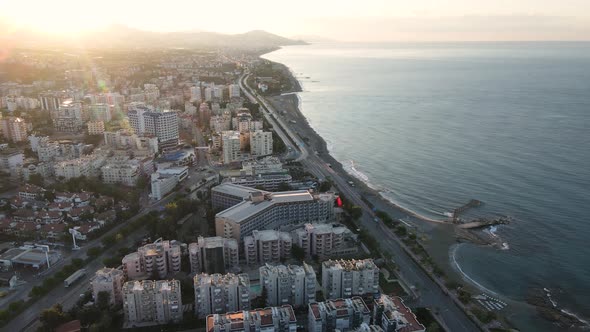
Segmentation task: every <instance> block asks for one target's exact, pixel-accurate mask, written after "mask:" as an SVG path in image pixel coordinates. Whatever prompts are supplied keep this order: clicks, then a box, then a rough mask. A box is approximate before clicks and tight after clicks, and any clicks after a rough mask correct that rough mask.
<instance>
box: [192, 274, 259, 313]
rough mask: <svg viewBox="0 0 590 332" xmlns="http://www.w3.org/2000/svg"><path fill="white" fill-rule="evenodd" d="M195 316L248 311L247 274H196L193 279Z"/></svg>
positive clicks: (248, 280)
mask: <svg viewBox="0 0 590 332" xmlns="http://www.w3.org/2000/svg"><path fill="white" fill-rule="evenodd" d="M194 287H195V314H196V315H197V317H199V318H205V317H207V316H208V315H211V314H222V313H226V312H232V311H238V310H249V309H250V279H249V278H248V275H247V274H239V275H235V274H233V273H228V274H218V273H216V274H205V273H202V274H197V275H195V277H194Z"/></svg>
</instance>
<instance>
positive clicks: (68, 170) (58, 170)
mask: <svg viewBox="0 0 590 332" xmlns="http://www.w3.org/2000/svg"><path fill="white" fill-rule="evenodd" d="M53 169H54V171H55V176H57V177H63V178H64V179H65V180H69V179H73V178H78V177H81V176H91V175H92V158H90V157H82V158H76V159H72V160H64V161H60V162H58V163H56V164H55V165H54V166H53Z"/></svg>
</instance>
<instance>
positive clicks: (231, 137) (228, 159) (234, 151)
mask: <svg viewBox="0 0 590 332" xmlns="http://www.w3.org/2000/svg"><path fill="white" fill-rule="evenodd" d="M221 148H222V149H223V163H224V164H230V163H233V162H236V161H240V160H241V159H242V151H241V144H240V133H239V132H237V131H224V132H222V133H221Z"/></svg>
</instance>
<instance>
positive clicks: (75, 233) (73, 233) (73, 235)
mask: <svg viewBox="0 0 590 332" xmlns="http://www.w3.org/2000/svg"><path fill="white" fill-rule="evenodd" d="M69 232H70V234H72V241H73V242H74V246H73V247H72V250H80V247H79V246H78V245H77V244H76V236H78V235H82V233H80V232H78V231H77V230H75V229H73V228H70V230H69Z"/></svg>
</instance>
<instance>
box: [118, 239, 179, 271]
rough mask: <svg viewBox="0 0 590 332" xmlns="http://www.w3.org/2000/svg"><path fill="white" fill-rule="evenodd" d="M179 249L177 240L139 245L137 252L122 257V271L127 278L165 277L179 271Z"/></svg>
mask: <svg viewBox="0 0 590 332" xmlns="http://www.w3.org/2000/svg"><path fill="white" fill-rule="evenodd" d="M180 260H181V250H180V243H179V242H177V241H156V242H154V243H150V244H146V245H145V246H143V247H139V248H138V249H137V252H133V253H130V254H128V255H126V256H125V257H123V261H122V263H123V271H125V275H126V276H127V278H128V279H132V280H133V279H142V278H145V277H150V276H152V275H157V276H158V277H159V278H165V277H166V276H167V275H168V274H169V273H177V272H180Z"/></svg>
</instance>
